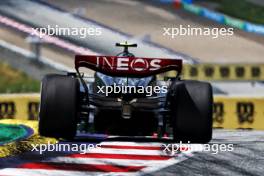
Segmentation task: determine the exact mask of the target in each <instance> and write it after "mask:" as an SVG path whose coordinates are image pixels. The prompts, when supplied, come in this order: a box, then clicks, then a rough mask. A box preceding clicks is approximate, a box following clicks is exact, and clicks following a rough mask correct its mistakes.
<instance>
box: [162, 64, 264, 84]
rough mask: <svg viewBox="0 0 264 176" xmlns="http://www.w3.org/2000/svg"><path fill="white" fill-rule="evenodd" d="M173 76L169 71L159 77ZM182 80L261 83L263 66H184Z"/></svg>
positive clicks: (263, 76) (263, 74)
mask: <svg viewBox="0 0 264 176" xmlns="http://www.w3.org/2000/svg"><path fill="white" fill-rule="evenodd" d="M175 76H176V73H175V72H173V71H171V72H167V73H165V74H164V75H162V76H160V79H168V78H173V77H175ZM182 78H183V79H194V80H207V81H263V80H264V64H261V63H260V64H206V63H205V64H195V65H189V64H185V65H184V67H183V72H182Z"/></svg>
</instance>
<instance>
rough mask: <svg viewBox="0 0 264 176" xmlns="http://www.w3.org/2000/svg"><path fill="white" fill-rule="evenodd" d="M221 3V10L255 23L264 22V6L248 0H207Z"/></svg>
mask: <svg viewBox="0 0 264 176" xmlns="http://www.w3.org/2000/svg"><path fill="white" fill-rule="evenodd" d="M207 1H211V2H215V3H218V4H219V8H218V9H217V10H218V11H219V12H222V13H224V14H227V15H229V16H232V17H236V18H239V19H242V20H246V21H249V22H253V23H258V24H264V7H263V6H259V5H256V4H253V3H251V2H248V1H246V0H207Z"/></svg>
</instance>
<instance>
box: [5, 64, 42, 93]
mask: <svg viewBox="0 0 264 176" xmlns="http://www.w3.org/2000/svg"><path fill="white" fill-rule="evenodd" d="M39 90H40V82H39V81H37V80H34V79H32V78H30V77H28V76H27V75H26V74H25V73H22V72H20V71H17V70H15V69H13V68H11V67H10V66H8V65H7V64H4V63H0V93H26V92H39Z"/></svg>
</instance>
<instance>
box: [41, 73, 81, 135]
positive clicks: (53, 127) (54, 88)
mask: <svg viewBox="0 0 264 176" xmlns="http://www.w3.org/2000/svg"><path fill="white" fill-rule="evenodd" d="M79 86H80V85H79V82H78V80H77V79H75V78H73V77H69V76H64V75H47V76H45V77H44V78H43V80H42V86H41V100H40V112H39V134H40V135H41V136H46V137H54V138H65V139H72V138H74V136H75V135H76V128H77V113H78V111H77V107H78V92H79Z"/></svg>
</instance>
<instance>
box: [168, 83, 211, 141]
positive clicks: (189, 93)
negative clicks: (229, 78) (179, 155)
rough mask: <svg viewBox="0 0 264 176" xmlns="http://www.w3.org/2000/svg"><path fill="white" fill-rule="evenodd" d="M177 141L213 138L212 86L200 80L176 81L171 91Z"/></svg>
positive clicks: (174, 132)
mask: <svg viewBox="0 0 264 176" xmlns="http://www.w3.org/2000/svg"><path fill="white" fill-rule="evenodd" d="M168 98H169V104H170V109H171V122H172V127H173V136H174V137H173V138H174V141H175V142H179V141H182V142H188V141H190V142H191V143H207V142H209V141H210V140H211V138H212V113H213V112H212V107H213V96H212V87H211V85H210V84H209V83H206V82H199V81H175V82H174V83H173V84H172V86H171V88H170V92H169V97H168Z"/></svg>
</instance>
